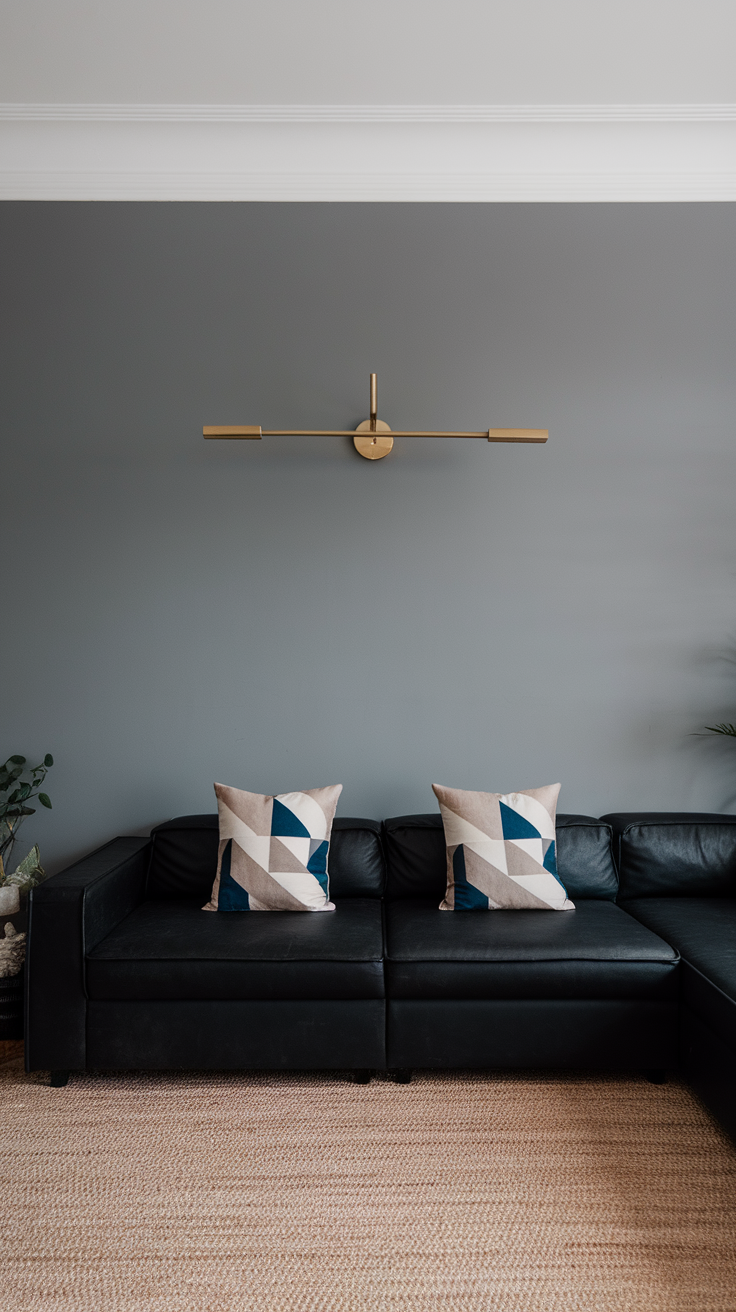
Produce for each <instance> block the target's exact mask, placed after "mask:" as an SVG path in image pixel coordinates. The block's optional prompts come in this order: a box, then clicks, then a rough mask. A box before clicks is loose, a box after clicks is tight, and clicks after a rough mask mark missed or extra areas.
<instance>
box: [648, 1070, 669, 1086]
mask: <svg viewBox="0 0 736 1312" xmlns="http://www.w3.org/2000/svg"><path fill="white" fill-rule="evenodd" d="M644 1074H645V1076H646V1078H647V1079H648V1081H649V1083H650V1084H666V1083H667V1072H666V1071H664V1070H660V1069H657V1070H653V1071H645V1072H644Z"/></svg>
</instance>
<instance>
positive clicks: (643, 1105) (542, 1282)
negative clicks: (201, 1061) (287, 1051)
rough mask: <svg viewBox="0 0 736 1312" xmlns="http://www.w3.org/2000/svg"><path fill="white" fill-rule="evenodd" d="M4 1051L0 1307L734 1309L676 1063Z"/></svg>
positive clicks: (21, 1311)
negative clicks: (57, 1055) (275, 1065)
mask: <svg viewBox="0 0 736 1312" xmlns="http://www.w3.org/2000/svg"><path fill="white" fill-rule="evenodd" d="M5 1046H6V1052H5V1054H4V1057H5V1060H4V1062H3V1064H2V1066H1V1067H0V1114H1V1116H2V1135H1V1136H0V1142H1V1144H2V1150H1V1152H2V1180H3V1190H2V1198H3V1204H4V1206H3V1226H2V1229H3V1233H2V1257H1V1258H0V1262H1V1265H2V1286H1V1297H0V1305H1V1306H2V1308H3V1312H37V1310H38V1312H41V1310H43V1312H71V1310H72V1309H74V1310H75V1312H77V1310H78V1309H79V1310H81V1309H83V1310H84V1312H91V1310H92V1309H95V1312H97V1310H99V1312H188V1310H189V1309H197V1310H199V1309H206V1310H207V1312H250V1309H256V1308H257V1309H259V1310H260V1309H264V1310H270V1309H273V1310H274V1312H282V1310H283V1312H317V1310H318V1309H319V1310H320V1312H356V1310H357V1309H364V1308H365V1309H371V1312H374V1310H375V1312H382V1310H383V1309H386V1312H394V1310H397V1312H398V1309H402V1310H403V1309H407V1310H408V1309H412V1310H413V1312H414V1310H416V1312H424V1310H425V1309H426V1310H427V1312H429V1309H432V1310H433V1312H435V1310H439V1309H442V1312H445V1310H446V1312H491V1310H495V1309H498V1310H499V1312H558V1309H559V1312H562V1310H563V1309H564V1312H577V1310H580V1312H639V1309H641V1310H642V1312H644V1309H646V1312H685V1309H687V1312H735V1310H736V1151H735V1150H734V1148H733V1145H732V1144H731V1142H730V1140H728V1138H727V1137H726V1136H725V1135H724V1134H722V1133H721V1131H720V1130H719V1129H718V1127H717V1126H716V1125H715V1124H714V1122H713V1121H712V1120H711V1119H710V1118H709V1116H708V1115H707V1114H706V1112H705V1111H704V1110H703V1109H702V1107H701V1105H700V1104H699V1103H698V1101H697V1100H696V1098H695V1097H694V1096H693V1095H692V1094H691V1093H690V1092H689V1091H688V1089H687V1088H686V1087H685V1086H683V1085H682V1084H679V1083H676V1082H672V1083H668V1084H666V1085H664V1086H661V1087H660V1086H654V1085H650V1084H648V1083H646V1081H645V1080H643V1079H638V1078H630V1079H629V1078H623V1077H621V1078H619V1077H613V1076H610V1077H600V1078H589V1077H584V1076H579V1077H574V1076H572V1077H571V1076H568V1075H565V1076H543V1075H539V1074H534V1073H531V1074H524V1075H509V1074H502V1075H499V1074H492V1073H486V1072H465V1073H463V1072H457V1071H453V1072H449V1073H436V1072H432V1073H424V1074H421V1073H420V1074H419V1075H418V1076H415V1079H414V1082H413V1083H412V1084H410V1085H396V1084H393V1083H392V1082H390V1081H389V1080H388V1079H387V1078H385V1077H378V1078H377V1079H374V1081H373V1082H372V1083H371V1084H370V1085H368V1086H358V1085H354V1084H352V1083H350V1082H348V1080H347V1078H346V1077H344V1076H341V1075H339V1074H338V1075H333V1074H331V1073H321V1072H318V1073H306V1074H297V1075H292V1074H264V1073H247V1072H245V1073H243V1072H236V1073H233V1072H225V1073H212V1072H204V1073H202V1072H195V1073H190V1072H187V1073H181V1074H179V1073H173V1074H172V1073H170V1072H168V1073H165V1074H157V1073H154V1074H148V1073H141V1074H130V1073H125V1074H120V1073H117V1074H116V1073H99V1074H88V1075H84V1076H80V1075H76V1076H72V1079H71V1081H70V1083H69V1085H68V1086H67V1087H66V1088H65V1089H52V1088H50V1087H49V1086H48V1083H47V1080H48V1077H47V1076H46V1075H43V1074H34V1075H30V1076H27V1075H25V1074H24V1073H23V1069H22V1064H21V1060H20V1056H19V1055H18V1052H17V1045H16V1047H15V1050H14V1049H13V1048H12V1047H11V1048H10V1050H9V1051H8V1050H7V1049H8V1046H9V1045H5Z"/></svg>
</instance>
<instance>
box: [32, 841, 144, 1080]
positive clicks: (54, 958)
mask: <svg viewBox="0 0 736 1312" xmlns="http://www.w3.org/2000/svg"><path fill="white" fill-rule="evenodd" d="M149 850H150V839H148V838H114V839H113V840H112V842H110V843H107V844H106V845H105V846H104V847H101V848H99V849H98V850H97V851H96V852H92V853H91V855H90V856H87V857H85V858H84V859H83V860H82V861H78V862H77V863H76V864H75V865H73V866H69V868H68V869H67V870H62V871H60V872H59V874H58V875H53V876H52V877H51V879H47V880H46V882H45V883H43V884H39V886H38V888H34V889H33V891H32V893H31V895H30V899H29V916H28V954H27V961H26V1070H28V1071H35V1070H83V1069H84V1067H85V1062H86V1029H87V995H86V989H85V968H84V961H85V955H86V953H87V952H88V951H89V949H90V948H93V947H94V946H95V945H96V944H97V943H99V942H100V940H101V939H103V938H104V937H105V935H106V934H109V932H110V930H111V929H112V928H113V927H114V926H115V925H117V924H119V922H120V921H121V920H123V919H124V917H125V916H127V915H129V913H130V912H131V911H132V910H133V908H134V907H136V906H137V905H138V903H139V902H141V901H142V900H143V894H144V889H145V880H146V871H147V868H148V857H149Z"/></svg>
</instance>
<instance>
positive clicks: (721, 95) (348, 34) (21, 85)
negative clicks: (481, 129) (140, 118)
mask: <svg viewBox="0 0 736 1312" xmlns="http://www.w3.org/2000/svg"><path fill="white" fill-rule="evenodd" d="M0 25H1V30H0V88H1V90H0V96H1V97H2V100H3V101H4V102H33V103H38V102H45V103H49V102H52V103H53V102H55V103H69V102H71V103H80V102H98V103H99V102H101V103H108V104H109V103H141V102H143V103H194V104H203V103H204V104H207V103H209V104H212V103H220V104H269V103H275V104H294V103H296V104H356V103H357V104H393V105H400V104H413V103H418V104H424V105H427V104H519V103H522V104H533V103H543V104H556V103H564V104H570V103H597V104H601V103H626V102H629V103H631V102H633V103H653V102H655V103H656V102H664V103H666V104H673V103H683V102H684V103H694V102H707V103H711V104H712V103H714V102H735V101H736V73H735V71H734V70H735V68H736V60H735V59H734V48H735V45H736V3H735V0H699V3H698V4H695V3H693V0H687V2H685V0H615V3H614V2H613V0H607V3H603V2H602V0H505V3H503V4H499V3H498V2H497V0H496V2H495V3H489V0H372V3H371V4H357V3H355V0H312V3H309V4H307V3H304V0H264V2H263V3H258V4H255V3H253V2H252V0H251V3H244V0H0Z"/></svg>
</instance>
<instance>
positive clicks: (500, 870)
mask: <svg viewBox="0 0 736 1312" xmlns="http://www.w3.org/2000/svg"><path fill="white" fill-rule="evenodd" d="M432 788H433V790H434V793H435V796H436V798H437V801H438V802H439V804H440V811H441V812H442V823H443V825H444V829H445V846H446V849H447V892H446V893H445V897H444V901H443V902H441V903H440V910H441V911H489V910H490V911H496V910H502V909H503V910H521V909H527V908H536V909H537V910H538V911H574V909H575V904H574V902H571V901H570V900H569V898H568V896H567V893H566V892H565V888H564V886H563V884H562V882H561V880H560V878H559V876H558V874H557V860H556V856H555V815H556V810H557V798H558V795H559V792H560V785H559V784H548V785H547V787H546V788H526V789H523V790H522V791H521V792H519V793H471V792H466V791H465V790H464V789H462V788H442V787H441V786H440V785H439V784H433V785H432Z"/></svg>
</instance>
